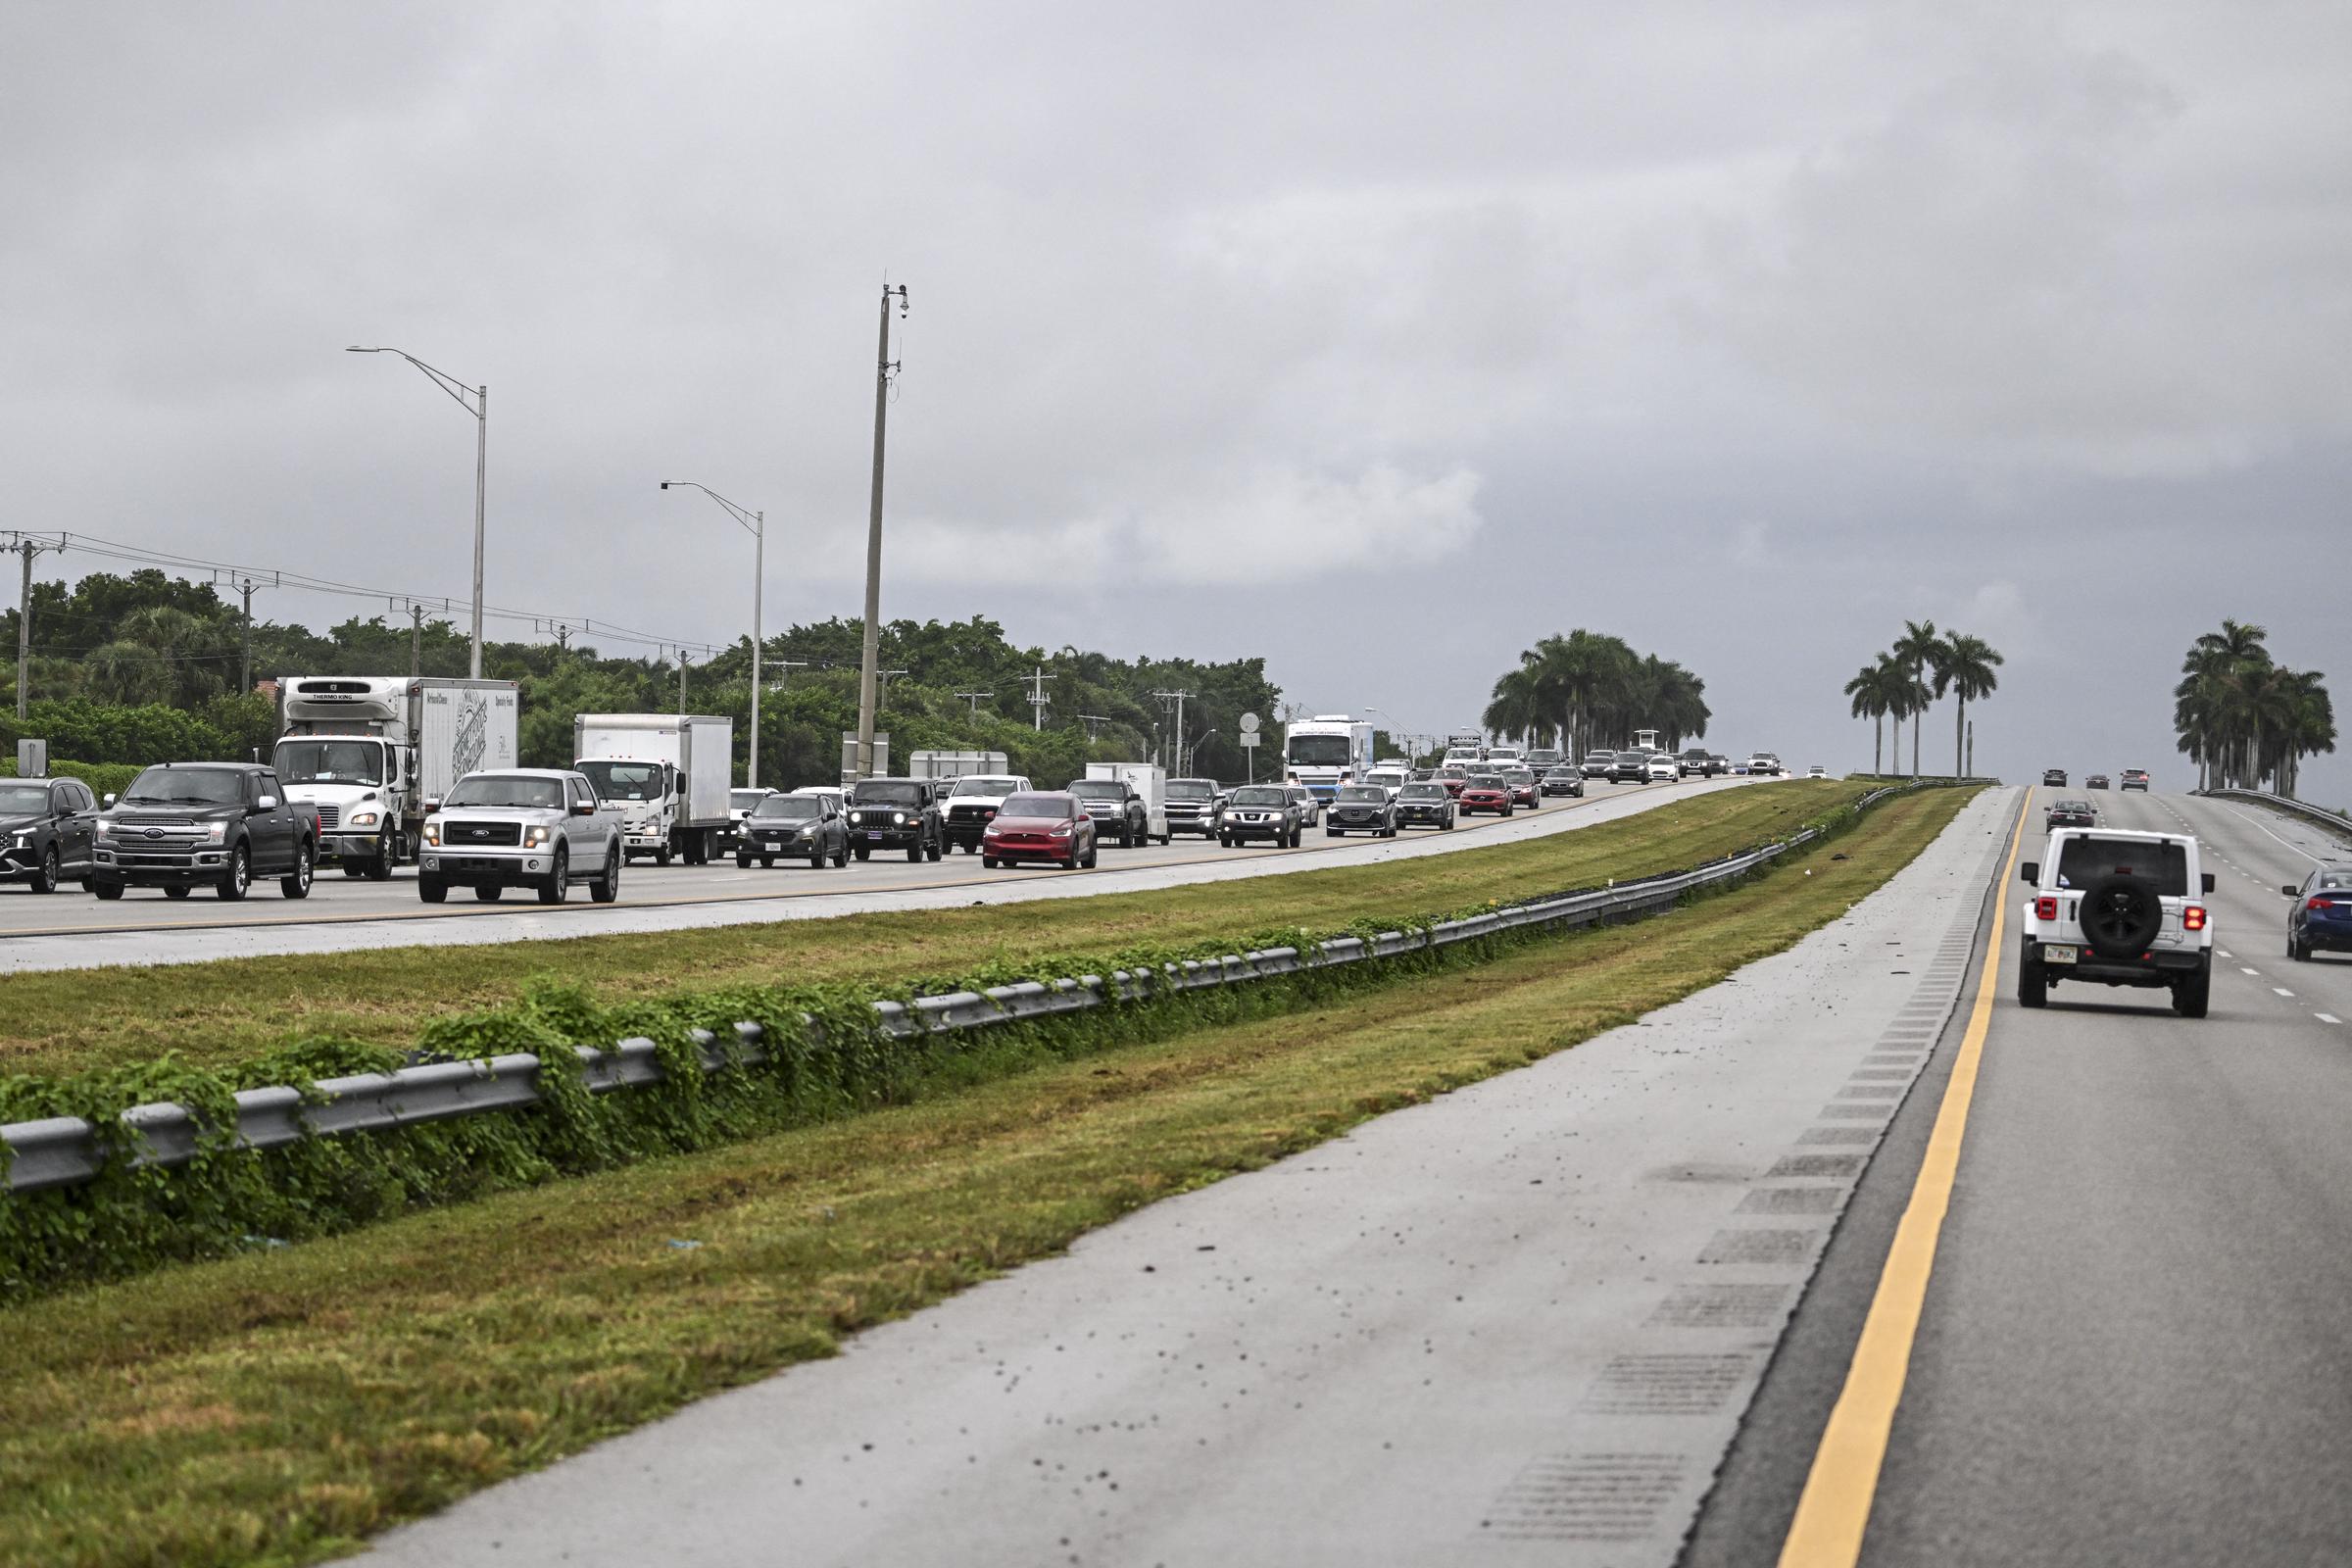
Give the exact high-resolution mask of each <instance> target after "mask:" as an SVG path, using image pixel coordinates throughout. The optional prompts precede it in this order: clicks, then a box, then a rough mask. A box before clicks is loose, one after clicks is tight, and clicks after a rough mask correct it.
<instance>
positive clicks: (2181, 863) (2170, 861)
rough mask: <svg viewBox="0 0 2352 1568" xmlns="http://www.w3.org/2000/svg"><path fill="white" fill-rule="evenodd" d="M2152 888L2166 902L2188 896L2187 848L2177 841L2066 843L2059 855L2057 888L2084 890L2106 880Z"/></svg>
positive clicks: (2141, 840) (2132, 840) (2083, 841)
mask: <svg viewBox="0 0 2352 1568" xmlns="http://www.w3.org/2000/svg"><path fill="white" fill-rule="evenodd" d="M2111 876H2114V877H2131V879H2132V880H2134V881H2144V882H2151V883H2154V884H2155V887H2156V891H2157V893H2158V894H2160V895H2162V896H2163V897H2165V898H2183V897H2185V896H2186V895H2187V893H2188V847H2187V846H2186V845H2184V844H2181V843H2180V842H2178V841H2176V840H2172V839H2166V840H2163V841H2162V842H2157V841H2153V840H2148V839H2096V838H2084V839H2068V840H2067V841H2066V844H2065V846H2064V847H2063V848H2061V849H2060V850H2059V852H2058V885H2059V886H2060V887H2062V888H2077V889H2080V888H2086V887H2089V886H2090V885H2091V884H2092V883H2093V882H2098V881H2101V880H2103V879H2105V878H2107V877H2111Z"/></svg>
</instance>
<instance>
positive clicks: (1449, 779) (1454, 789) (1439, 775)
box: [1431, 763, 1470, 800]
mask: <svg viewBox="0 0 2352 1568" xmlns="http://www.w3.org/2000/svg"><path fill="white" fill-rule="evenodd" d="M1431 776H1432V778H1433V779H1434V780H1435V781H1436V782H1437V783H1440V784H1443V785H1445V786H1446V794H1448V795H1450V796H1452V797H1453V798H1454V799H1455V800H1460V799H1461V796H1462V786H1463V785H1464V784H1467V783H1469V782H1470V770H1469V769H1468V768H1466V767H1458V766H1454V765H1452V764H1450V763H1449V764H1447V765H1446V766H1445V767H1441V768H1439V769H1438V770H1437V772H1436V773H1434V774H1433V775H1431Z"/></svg>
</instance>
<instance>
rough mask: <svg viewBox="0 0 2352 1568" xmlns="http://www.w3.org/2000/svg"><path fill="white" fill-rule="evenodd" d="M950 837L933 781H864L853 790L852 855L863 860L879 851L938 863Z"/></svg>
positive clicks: (906, 779) (851, 806)
mask: <svg viewBox="0 0 2352 1568" xmlns="http://www.w3.org/2000/svg"><path fill="white" fill-rule="evenodd" d="M946 834H947V829H946V827H945V826H944V825H943V824H942V823H941V821H940V819H939V803H938V802H937V800H935V799H934V798H933V796H932V792H931V781H930V780H929V779H923V778H861V779H859V780H858V782H857V783H856V784H854V785H852V786H851V788H850V853H851V854H852V855H855V856H857V857H858V858H859V859H860V860H862V859H865V858H868V857H869V856H871V855H872V854H873V853H874V852H875V851H876V850H905V851H906V852H907V859H908V860H924V859H930V860H936V859H938V858H939V853H940V848H941V846H942V845H943V844H945V843H946Z"/></svg>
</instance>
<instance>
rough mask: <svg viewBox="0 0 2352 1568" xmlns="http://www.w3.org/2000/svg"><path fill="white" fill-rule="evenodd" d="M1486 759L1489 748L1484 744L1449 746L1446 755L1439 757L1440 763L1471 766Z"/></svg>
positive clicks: (1442, 764) (1443, 765)
mask: <svg viewBox="0 0 2352 1568" xmlns="http://www.w3.org/2000/svg"><path fill="white" fill-rule="evenodd" d="M1485 760H1487V749H1486V748H1485V747H1484V746H1448V747H1446V755H1445V756H1444V757H1442V758H1440V759H1438V765H1440V766H1441V767H1446V766H1455V765H1459V766H1462V767H1471V766H1475V765H1476V764H1478V763H1480V762H1483V761H1485Z"/></svg>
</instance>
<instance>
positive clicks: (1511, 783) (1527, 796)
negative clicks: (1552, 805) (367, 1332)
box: [1496, 767, 1544, 811]
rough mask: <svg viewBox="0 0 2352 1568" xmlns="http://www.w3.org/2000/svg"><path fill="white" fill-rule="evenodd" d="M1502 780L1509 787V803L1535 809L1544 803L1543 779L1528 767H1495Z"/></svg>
mask: <svg viewBox="0 0 2352 1568" xmlns="http://www.w3.org/2000/svg"><path fill="white" fill-rule="evenodd" d="M1496 771H1497V772H1499V773H1500V774H1501V775H1502V782H1503V783H1504V784H1505V785H1507V786H1508V787H1509V788H1510V792H1511V804H1512V805H1513V806H1524V807H1526V808H1527V809H1529V810H1531V811H1532V810H1535V809H1537V808H1539V807H1541V806H1542V805H1543V804H1544V781H1543V779H1541V778H1539V777H1538V776H1537V775H1536V771H1535V769H1533V768H1530V767H1504V768H1497V769H1496Z"/></svg>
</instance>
